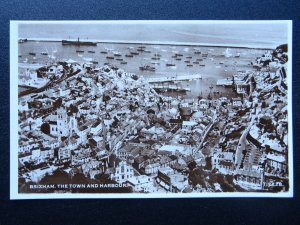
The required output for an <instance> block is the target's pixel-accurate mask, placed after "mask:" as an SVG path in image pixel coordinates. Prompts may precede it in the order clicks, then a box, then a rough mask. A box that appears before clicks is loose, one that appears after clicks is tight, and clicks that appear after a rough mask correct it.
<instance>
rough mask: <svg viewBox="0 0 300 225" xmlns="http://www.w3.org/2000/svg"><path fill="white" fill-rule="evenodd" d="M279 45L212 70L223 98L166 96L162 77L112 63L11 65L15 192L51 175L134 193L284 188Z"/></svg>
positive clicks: (283, 69)
mask: <svg viewBox="0 0 300 225" xmlns="http://www.w3.org/2000/svg"><path fill="white" fill-rule="evenodd" d="M287 51H288V49H287V45H281V46H278V47H277V48H276V49H274V50H273V51H267V52H266V53H265V54H264V55H262V56H261V57H258V58H256V59H253V62H252V63H251V65H252V66H253V67H254V68H256V71H255V72H253V71H239V72H238V73H237V74H235V75H233V76H232V77H229V78H226V79H220V80H218V82H217V85H220V86H225V87H227V88H231V89H232V92H234V93H235V97H232V98H227V97H224V96H218V98H210V97H207V98H206V97H204V96H199V97H198V98H190V99H188V98H181V97H171V96H166V95H164V94H163V93H160V92H159V91H158V90H157V89H158V88H157V87H158V85H160V84H159V83H163V81H164V78H161V81H160V80H159V79H157V80H156V82H157V83H158V85H156V88H155V85H153V81H151V82H150V81H148V80H147V79H145V78H143V77H140V76H138V75H136V74H133V73H128V72H126V71H124V70H122V69H121V68H118V67H116V66H114V65H104V66H103V67H100V66H98V65H95V64H87V63H82V62H78V61H74V60H71V59H69V60H65V61H55V62H53V63H51V64H49V65H45V66H42V67H40V68H37V69H32V68H19V76H18V78H19V85H20V87H31V88H27V89H24V90H23V89H22V90H21V91H19V99H18V101H19V102H18V103H19V106H18V116H19V130H18V134H19V140H18V145H19V149H18V164H19V168H18V169H19V192H25V191H26V190H27V189H26V185H27V184H31V185H32V184H43V185H46V184H47V182H49V179H50V178H49V177H51V176H53V177H55V176H57V177H58V176H60V177H64V179H66V180H63V179H58V180H59V181H58V182H60V184H63V183H64V182H66V183H68V182H69V183H70V182H71V181H72V179H74V178H75V177H77V178H78V177H79V178H80V179H82V180H81V181H82V182H87V181H88V182H89V183H92V182H95V183H99V184H100V183H103V182H108V183H111V184H116V185H115V186H118V185H117V184H120V186H121V187H125V188H124V190H122V191H124V192H135V193H168V192H174V193H177V192H180V193H199V192H247V191H260V192H282V191H288V190H289V180H288V177H289V176H288V173H289V171H288V154H289V152H288V138H287V137H288V122H287V114H288V113H287V97H288V96H287V92H288V85H287V74H288V71H287V61H288V58H287ZM197 78H199V79H202V78H201V77H200V76H198V77H197ZM20 87H19V88H20ZM50 180H51V179H50ZM53 180H55V179H52V180H51V181H53ZM123 184H125V185H123ZM112 186H114V185H112ZM115 186H114V187H115ZM25 189H26V190H25ZM115 189H117V188H115ZM115 189H114V190H115ZM27 191H28V190H27ZM31 191H36V189H35V190H31ZM42 191H45V189H43V190H42ZM49 191H50V192H53V191H54V190H53V189H50V190H49ZM58 191H61V190H58ZM63 191H69V192H71V191H74V190H72V188H71V189H68V190H63ZM97 191H103V189H97ZM83 192H84V190H83Z"/></svg>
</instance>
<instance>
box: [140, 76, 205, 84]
mask: <svg viewBox="0 0 300 225" xmlns="http://www.w3.org/2000/svg"><path fill="white" fill-rule="evenodd" d="M145 79H146V80H147V81H148V82H149V83H159V82H170V81H188V80H197V79H202V75H201V74H192V75H176V76H171V77H147V78H146V77H145Z"/></svg>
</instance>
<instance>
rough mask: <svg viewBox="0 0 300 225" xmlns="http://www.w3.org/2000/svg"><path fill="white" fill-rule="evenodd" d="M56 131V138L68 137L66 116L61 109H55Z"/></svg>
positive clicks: (64, 111) (64, 110) (65, 112)
mask: <svg viewBox="0 0 300 225" xmlns="http://www.w3.org/2000/svg"><path fill="white" fill-rule="evenodd" d="M57 130H58V136H68V135H69V124H68V115H67V111H66V109H64V108H62V107H60V108H59V109H57Z"/></svg>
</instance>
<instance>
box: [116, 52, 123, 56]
mask: <svg viewBox="0 0 300 225" xmlns="http://www.w3.org/2000/svg"><path fill="white" fill-rule="evenodd" d="M114 56H122V54H121V53H120V52H115V53H114Z"/></svg>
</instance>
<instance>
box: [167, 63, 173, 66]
mask: <svg viewBox="0 0 300 225" xmlns="http://www.w3.org/2000/svg"><path fill="white" fill-rule="evenodd" d="M166 66H175V64H173V63H167V64H166Z"/></svg>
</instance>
